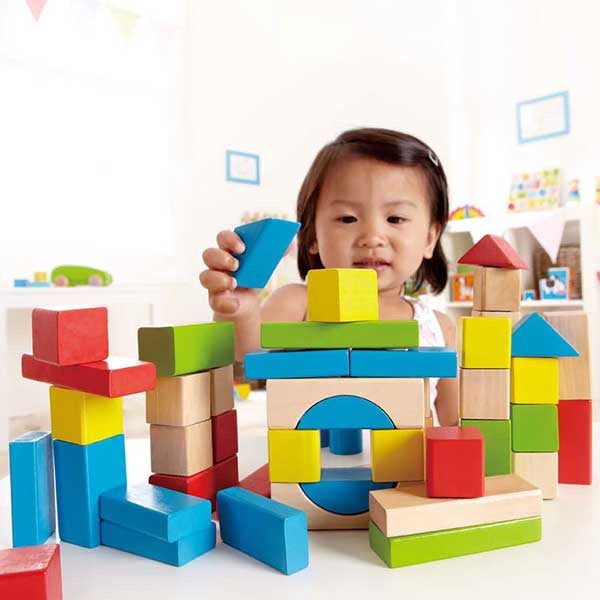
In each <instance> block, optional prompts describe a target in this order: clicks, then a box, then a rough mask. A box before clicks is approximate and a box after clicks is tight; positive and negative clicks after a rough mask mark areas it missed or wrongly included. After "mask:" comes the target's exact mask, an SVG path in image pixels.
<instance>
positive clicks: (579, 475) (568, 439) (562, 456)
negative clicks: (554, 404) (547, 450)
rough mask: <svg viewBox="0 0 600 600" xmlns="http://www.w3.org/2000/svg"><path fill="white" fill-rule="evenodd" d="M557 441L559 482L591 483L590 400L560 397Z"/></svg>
mask: <svg viewBox="0 0 600 600" xmlns="http://www.w3.org/2000/svg"><path fill="white" fill-rule="evenodd" d="M558 443H559V449H558V482H559V483H579V484H587V485H589V484H591V483H592V401H591V400H559V402H558Z"/></svg>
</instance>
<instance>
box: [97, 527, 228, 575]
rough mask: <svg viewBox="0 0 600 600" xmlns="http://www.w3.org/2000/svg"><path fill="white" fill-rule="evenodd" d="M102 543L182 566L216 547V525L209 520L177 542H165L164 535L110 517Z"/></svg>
mask: <svg viewBox="0 0 600 600" xmlns="http://www.w3.org/2000/svg"><path fill="white" fill-rule="evenodd" d="M101 532H102V545H103V546H110V547H111V548H117V550H123V551H124V552H129V553H131V554H137V555H138V556H144V557H145V558H151V559H152V560H158V561H160V562H164V563H167V564H169V565H173V566H175V567H181V566H182V565H185V564H186V563H188V562H190V561H191V560H193V559H194V558H198V556H201V555H202V554H205V553H206V552H208V551H209V550H212V549H213V548H214V547H215V543H216V527H215V524H214V523H213V522H212V521H209V522H208V524H206V526H205V527H204V529H200V530H199V531H195V532H194V533H191V534H190V535H187V536H185V537H182V538H180V539H179V540H177V541H175V542H165V541H164V540H161V539H160V538H157V537H154V536H151V535H146V534H145V533H140V532H139V531H134V530H133V529H127V527H121V526H120V525H116V524H115V523H110V522H109V521H102V523H101Z"/></svg>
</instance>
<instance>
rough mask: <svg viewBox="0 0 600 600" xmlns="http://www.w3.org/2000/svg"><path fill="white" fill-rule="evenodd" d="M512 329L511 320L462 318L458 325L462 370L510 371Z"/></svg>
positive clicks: (459, 355) (458, 346)
mask: <svg viewBox="0 0 600 600" xmlns="http://www.w3.org/2000/svg"><path fill="white" fill-rule="evenodd" d="M511 329H512V325H511V321H510V319H509V318H508V317H505V318H503V319H502V318H486V317H460V318H459V319H458V321H457V324H456V330H457V352H458V360H459V366H461V367H464V368H465V369H508V368H509V367H510V340H511Z"/></svg>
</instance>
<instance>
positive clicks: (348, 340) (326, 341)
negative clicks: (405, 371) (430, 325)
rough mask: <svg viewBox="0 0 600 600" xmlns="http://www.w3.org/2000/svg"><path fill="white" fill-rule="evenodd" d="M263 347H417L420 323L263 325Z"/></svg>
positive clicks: (306, 322) (357, 322)
mask: <svg viewBox="0 0 600 600" xmlns="http://www.w3.org/2000/svg"><path fill="white" fill-rule="evenodd" d="M261 345H262V347H263V348H271V349H278V350H292V349H294V350H301V349H305V348H310V349H313V348H315V349H318V348H416V347H417V346H418V345H419V323H418V322H417V321H415V320H405V321H356V322H353V323H320V322H316V321H304V322H300V323H263V324H262V325H261Z"/></svg>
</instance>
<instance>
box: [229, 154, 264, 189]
mask: <svg viewBox="0 0 600 600" xmlns="http://www.w3.org/2000/svg"><path fill="white" fill-rule="evenodd" d="M225 173H226V178H227V181H233V182H235V183H247V184H250V185H260V157H259V156H258V154H249V153H248V152H238V151H237V150H226V151H225Z"/></svg>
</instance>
